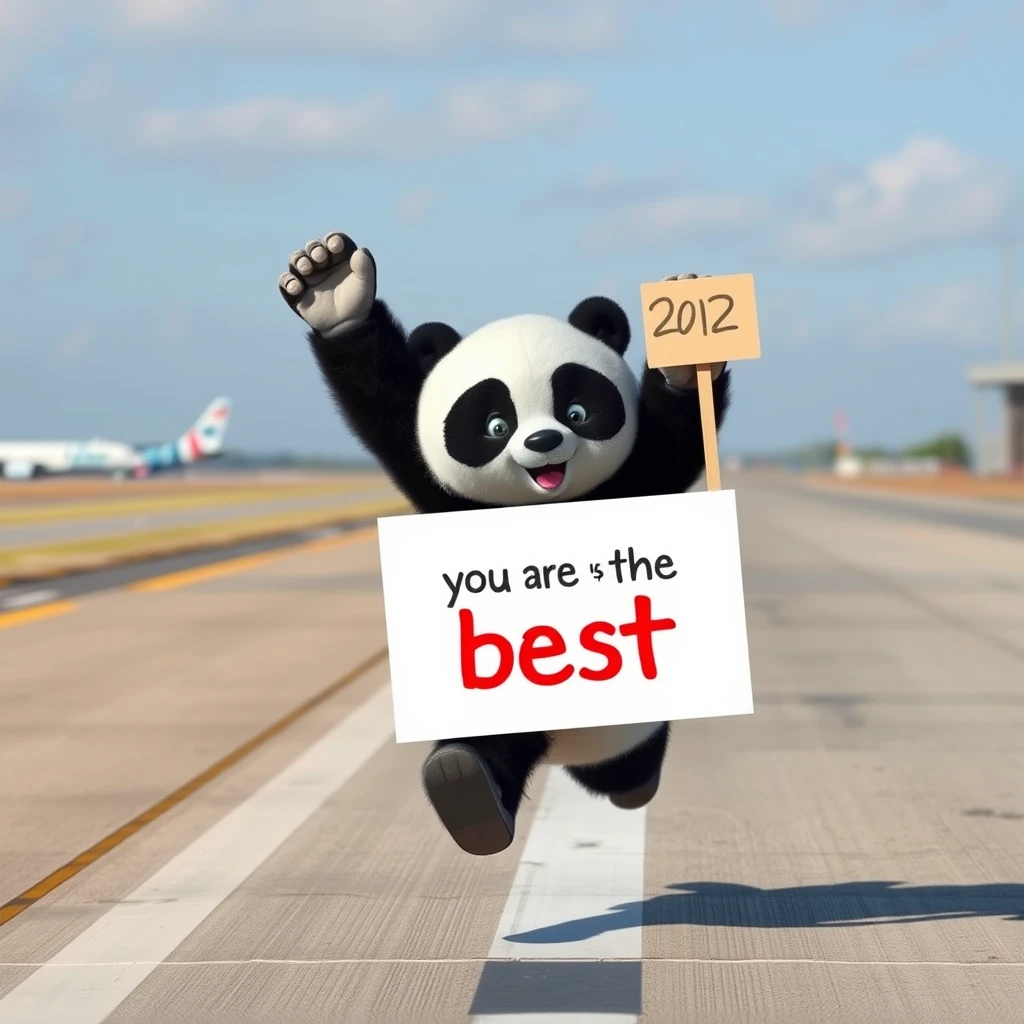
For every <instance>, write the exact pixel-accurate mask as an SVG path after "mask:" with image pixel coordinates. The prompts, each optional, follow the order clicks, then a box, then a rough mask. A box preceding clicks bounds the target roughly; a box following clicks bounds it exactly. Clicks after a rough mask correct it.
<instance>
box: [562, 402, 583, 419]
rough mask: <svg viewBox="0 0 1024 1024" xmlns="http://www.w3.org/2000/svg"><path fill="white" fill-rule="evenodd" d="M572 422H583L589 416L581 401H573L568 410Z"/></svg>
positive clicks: (567, 414)
mask: <svg viewBox="0 0 1024 1024" xmlns="http://www.w3.org/2000/svg"><path fill="white" fill-rule="evenodd" d="M566 416H567V417H568V419H569V422H570V423H583V422H585V421H586V418H587V410H586V409H584V408H583V406H582V405H580V404H579V402H573V404H572V405H570V406H569V408H568V410H567V411H566Z"/></svg>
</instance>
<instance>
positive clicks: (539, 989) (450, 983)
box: [0, 477, 1024, 1024]
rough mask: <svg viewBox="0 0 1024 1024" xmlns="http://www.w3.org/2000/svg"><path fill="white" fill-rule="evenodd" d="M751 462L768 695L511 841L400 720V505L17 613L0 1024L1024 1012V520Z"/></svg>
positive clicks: (2, 659) (746, 494) (742, 495)
mask: <svg viewBox="0 0 1024 1024" xmlns="http://www.w3.org/2000/svg"><path fill="white" fill-rule="evenodd" d="M737 489H738V496H739V498H738V501H739V509H740V517H741V523H740V526H741V539H742V545H743V558H744V581H745V588H746V595H747V605H748V626H749V630H750V647H751V657H752V666H753V677H754V695H755V696H754V700H755V713H754V715H753V716H749V717H744V718H733V719H718V720H713V721H694V722H686V723H678V724H677V725H675V726H674V738H673V742H672V745H671V748H670V755H669V761H668V764H667V769H666V772H665V776H664V780H663V784H662V790H661V792H660V793H659V795H658V797H657V798H656V799H655V801H654V802H653V803H652V804H651V805H650V806H649V807H648V808H647V809H646V810H645V811H639V812H623V811H616V810H615V809H614V808H612V807H611V806H610V805H609V804H607V803H606V802H604V801H597V800H593V799H591V798H589V797H586V796H585V795H583V794H582V793H581V792H580V791H579V790H577V789H576V788H575V787H574V786H573V785H571V784H570V783H569V782H568V780H567V778H566V777H565V776H564V774H563V773H561V772H560V771H553V770H543V771H541V772H540V773H539V774H538V775H537V777H536V778H535V779H534V782H533V786H532V790H531V797H532V798H531V799H530V800H529V801H528V803H527V804H526V806H525V809H524V813H523V814H522V816H521V819H520V825H519V832H518V835H517V838H516V841H515V843H514V845H513V846H512V847H511V848H510V849H509V850H508V851H506V852H505V853H504V854H502V855H500V856H498V857H494V858H488V859H477V858H470V857H467V856H465V855H462V854H461V853H460V851H458V849H457V848H456V847H455V846H454V844H453V843H452V842H451V840H450V839H449V838H448V836H447V835H446V834H445V833H444V832H443V831H442V829H441V828H440V826H439V825H438V824H437V823H436V822H435V821H434V819H433V817H432V812H431V810H430V808H429V806H428V805H427V804H426V802H425V800H424V798H423V797H422V796H421V793H420V790H419V782H418V768H419V763H420V760H421V758H422V757H423V754H424V752H425V748H424V747H423V746H421V745H416V746H401V747H399V746H396V745H395V744H394V742H393V738H392V734H391V706H390V696H389V694H388V690H387V686H386V679H387V677H386V664H387V663H386V660H385V659H384V658H383V655H382V653H381V652H382V650H383V647H384V642H385V634H384V624H383V615H382V600H381V593H380V587H379V576H378V564H377V555H376V544H375V542H374V537H373V534H372V533H367V532H365V531H363V532H353V533H351V534H349V535H345V536H343V537H342V536H339V537H334V538H325V539H324V540H323V541H321V542H319V544H320V546H319V547H315V548H311V547H310V546H308V545H307V546H306V547H305V548H302V549H299V550H296V551H295V552H292V553H288V554H282V553H278V557H275V558H274V559H273V560H271V561H269V562H266V563H264V564H259V565H255V566H251V567H249V568H248V569H247V570H246V571H239V572H230V573H224V574H222V575H219V576H216V575H215V576H210V575H209V574H207V575H206V576H203V575H202V574H199V575H197V576H194V577H192V578H189V577H188V575H187V574H185V575H184V576H182V577H179V578H178V579H177V580H176V581H172V583H173V585H169V586H165V587H163V588H162V589H150V590H146V591H144V592H138V591H128V590H110V591H105V592H101V593H97V594H94V595H90V596H86V597H83V598H81V599H80V600H78V601H77V602H75V603H73V604H72V607H71V608H69V609H66V610H65V611H64V613H63V614H57V615H54V616H53V617H50V618H39V619H37V620H35V621H30V622H26V623H25V624H24V625H20V626H17V627H15V628H10V629H7V630H4V631H0V903H3V902H5V901H13V902H9V907H8V911H7V914H8V916H9V917H10V915H11V914H15V915H16V916H13V917H10V919H9V920H7V921H6V923H4V924H0V1024H14V1022H18V1024H26V1022H32V1024H36V1022H41V1024H45V1022H50V1021H54V1022H56V1021H60V1022H62V1024H72V1022H73V1024H87V1022H96V1024H98V1022H100V1021H109V1022H116V1024H128V1022H132V1024H136V1022H146V1024H163V1022H182V1024H185V1022H188V1024H204V1022H207V1021H209V1022H222V1021H224V1022H228V1021H230V1022H235V1021H239V1022H241V1021H246V1022H268V1024H269V1022H274V1024H291V1022H296V1024H300V1022H302V1024H304V1022H327V1021H331V1022H338V1021H346V1022H347V1021H352V1022H378V1021H379V1022H382V1024H384V1022H387V1024H399V1022H410V1024H412V1022H415V1024H423V1022H459V1021H463V1022H465V1021H468V1020H470V1019H473V1020H476V1021H502V1022H505V1024H514V1022H519V1021H530V1022H534V1024H540V1022H547V1021H578V1022H580V1024H586V1022H597V1021H617V1022H626V1021H634V1020H640V1019H642V1020H643V1021H645V1022H659V1024H661V1022H676V1021H701V1022H705V1021H744V1022H745V1021H751V1022H762V1021H771V1022H775V1021H778V1022H787V1024H820V1022H823V1021H843V1022H845V1021H850V1022H858V1024H864V1022H868V1024H871V1022H878V1024H882V1022H886V1024H889V1022H893V1021H913V1022H918V1021H920V1022H929V1024H934V1022H945V1021H969V1022H971V1024H975V1022H988V1021H991V1022H1001V1024H1006V1022H1013V1021H1022V1020H1024V739H1022V738H1024V541H1022V540H1021V539H1020V538H1018V537H1013V536H1010V535H1008V534H1007V533H1006V532H1000V531H999V530H998V529H986V528H985V523H986V521H987V520H986V514H985V513H984V512H980V513H979V515H978V516H975V517H974V518H973V519H971V520H970V523H971V525H966V524H965V522H964V521H963V518H962V517H963V516H966V515H967V514H968V513H967V512H964V511H963V510H962V509H961V510H960V512H958V515H960V516H961V518H960V519H959V520H958V521H956V522H953V521H938V520H937V519H936V518H935V517H934V516H932V517H931V518H928V517H926V516H925V515H924V514H922V515H921V516H919V517H917V518H915V517H913V516H910V515H908V514H907V507H906V506H902V507H901V511H900V513H899V514H894V513H893V512H892V511H891V510H890V509H887V507H886V505H885V503H884V502H879V503H878V504H877V505H871V504H870V499H865V498H864V497H863V496H860V497H858V499H857V501H855V502H854V501H850V502H846V501H844V500H843V499H842V498H841V497H839V498H833V497H830V498H829V499H828V500H823V499H822V498H820V497H819V496H817V495H815V494H810V493H806V492H803V491H802V490H801V489H800V488H799V487H797V486H795V485H793V484H788V483H785V482H782V483H765V482H762V481H761V480H759V479H758V478H756V477H750V478H748V477H741V478H739V479H738V480H737ZM866 502H867V503H866ZM961 504H962V503H961ZM368 662H369V663H370V664H369V667H365V666H366V664H367V663H368ZM361 665H362V666H364V667H363V669H360V667H359V666H361ZM332 687H333V688H332ZM318 694H322V695H323V697H322V699H320V700H319V702H315V703H313V705H312V706H307V707H306V710H305V713H301V714H300V713H296V714H293V715H292V717H291V718H290V719H287V718H286V719H285V720H284V721H283V722H282V721H281V720H282V716H287V715H289V713H290V712H293V711H294V710H295V709H301V708H302V707H303V705H304V702H308V701H310V700H311V699H313V698H315V697H316V696H317V695H318ZM275 722H278V723H279V725H278V726H274V727H272V728H270V731H269V733H268V732H265V730H267V729H268V727H270V726H271V724H272V723H275ZM261 731H264V732H263V735H262V739H261V740H260V741H259V742H256V743H252V744H250V746H249V748H248V749H243V750H242V751H241V752H240V753H238V754H237V755H232V753H231V752H232V751H237V750H238V748H239V747H240V746H241V745H243V744H245V743H246V742H247V741H249V740H250V739H251V738H252V737H255V736H258V735H259V734H261ZM224 758H228V761H227V762H226V763H225V762H224V761H223V760H222V759H224ZM218 764H219V767H214V768H212V769H211V766H218ZM203 773H205V774H203ZM189 780H195V781H194V782H190V781H189ZM182 787H184V788H182ZM165 798H170V799H165ZM161 800H164V803H163V804H160V803H159V801H161ZM154 805H155V806H154ZM149 808H153V810H152V811H149V812H147V809H149ZM138 816H141V819H140V818H139V817H138ZM130 822H131V823H132V824H131V825H130V826H129V827H128V828H124V826H125V825H126V823H130ZM108 835H109V836H110V839H109V840H107V841H106V842H105V843H103V842H101V841H102V840H103V839H104V837H105V836H108ZM95 844H99V846H98V847H97V846H96V845H95ZM84 851H88V853H87V854H86V855H85V856H84V857H82V858H80V859H79V860H77V861H75V860H74V858H76V857H78V856H79V855H80V854H82V853H83V852H84ZM69 862H72V867H71V868H69V869H68V871H67V872H65V874H67V875H68V877H67V878H66V880H63V881H62V878H63V876H62V875H60V874H58V875H57V876H56V877H50V879H49V881H48V882H46V884H44V885H42V886H38V885H37V883H39V882H40V880H43V879H47V877H48V876H50V875H51V873H53V872H56V871H58V869H60V868H61V866H62V865H65V864H67V863H69ZM57 882H61V884H56V883H57ZM44 893H45V894H44ZM12 908H13V909H12ZM2 913H3V912H0V914H2ZM2 920H3V917H2V916H0V921H2ZM641 1015H642V1017H641Z"/></svg>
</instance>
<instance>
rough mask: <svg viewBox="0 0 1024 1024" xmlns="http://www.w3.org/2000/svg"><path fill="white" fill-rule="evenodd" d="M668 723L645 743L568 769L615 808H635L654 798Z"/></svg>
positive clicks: (588, 788) (659, 776) (662, 725)
mask: <svg viewBox="0 0 1024 1024" xmlns="http://www.w3.org/2000/svg"><path fill="white" fill-rule="evenodd" d="M668 734H669V726H668V722H662V724H661V725H660V726H659V727H658V728H657V729H655V731H654V732H652V733H651V735H650V736H648V737H647V738H646V739H644V740H643V742H641V743H638V744H637V745H636V746H635V747H633V749H632V750H627V751H626V753H624V754H620V755H619V756H618V757H613V758H610V759H609V760H607V761H601V762H600V763H599V764H587V765H579V764H576V765H566V766H565V770H566V771H567V772H568V773H569V774H570V775H571V776H572V777H573V778H574V779H575V780H576V781H577V782H578V783H579V784H580V785H581V786H582V787H583V788H584V789H586V790H588V791H589V792H591V793H595V794H603V795H606V796H607V797H608V798H609V799H610V800H611V802H612V803H613V804H614V805H615V806H616V807H621V808H623V809H624V810H636V809H637V808H639V807H644V806H646V805H647V804H649V803H650V802H651V801H652V800H653V799H654V794H655V793H657V792H658V785H659V784H660V782H661V765H662V762H663V761H664V759H665V750H666V749H667V747H668Z"/></svg>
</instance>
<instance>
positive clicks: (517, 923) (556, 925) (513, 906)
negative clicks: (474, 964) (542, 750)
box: [473, 768, 647, 1024]
mask: <svg viewBox="0 0 1024 1024" xmlns="http://www.w3.org/2000/svg"><path fill="white" fill-rule="evenodd" d="M646 829H647V814H646V809H643V810H639V811H623V810H619V809H618V808H616V807H614V806H612V804H611V803H610V802H609V801H608V800H607V799H606V798H599V797H593V796H590V795H589V794H588V793H586V792H585V791H584V790H583V789H582V788H580V786H578V785H577V784H576V783H575V782H574V781H573V780H572V779H571V778H569V776H568V775H566V773H565V772H564V771H562V770H560V769H558V768H552V769H551V770H550V771H549V773H548V778H547V784H546V785H545V787H544V791H543V794H542V796H541V800H540V804H539V806H538V808H537V813H536V816H535V817H534V820H533V826H532V828H531V829H530V834H529V836H527V839H526V844H525V847H524V849H523V854H522V858H521V859H520V862H519V869H518V871H517V872H516V876H515V880H514V881H513V883H512V890H511V892H510V893H509V897H508V902H507V903H506V904H505V910H504V912H503V913H502V915H501V920H500V922H499V924H498V930H497V933H496V934H495V937H494V942H493V943H492V945H491V950H490V953H489V960H490V961H502V960H505V961H508V960H518V961H532V962H539V961H544V962H546V963H547V964H551V963H552V962H557V968H558V969H564V970H566V971H569V970H571V969H572V968H573V967H583V968H587V967H591V966H593V965H594V964H595V962H596V961H605V965H607V962H608V961H620V962H621V961H626V962H627V966H628V965H629V964H635V966H636V972H635V979H636V980H635V983H634V982H633V981H631V980H629V978H631V977H632V975H628V976H626V978H625V980H624V982H623V983H624V984H625V985H626V987H627V988H629V987H632V986H633V985H634V984H635V986H636V988H637V991H636V992H635V999H636V1002H637V1003H639V1000H640V992H639V978H640V961H641V958H642V940H643V930H642V925H643V907H642V901H643V898H644V843H645V838H646ZM581 962H582V963H581ZM491 966H494V967H497V966H498V965H495V964H492V965H491ZM527 966H528V965H527ZM498 973H499V972H492V974H494V975H497V974H498ZM526 978H527V975H524V981H525V979H526ZM525 983H529V982H528V981H525ZM581 983H582V984H583V985H584V986H586V985H587V984H589V982H587V981H585V980H583V979H582V978H581ZM488 984H489V982H488V978H487V973H486V969H485V975H484V977H482V978H481V990H480V991H478V993H477V1003H478V1004H480V1005H489V1003H490V1002H500V1000H489V999H487V998H485V996H486V993H485V992H484V991H483V989H484V987H485V986H486V985H488ZM552 984H553V987H555V988H557V986H558V982H553V983H552ZM628 1001H629V1000H627V1002H628ZM495 1010H496V1011H498V1010H500V1007H498V1006H496V1007H495ZM566 1011H568V1012H566ZM637 1018H638V1013H622V1012H619V1013H601V1012H588V1011H587V1010H583V1011H582V1012H580V1011H574V1010H572V1009H571V1008H569V1007H565V1008H562V1007H558V1008H557V1009H556V1008H555V1006H554V1005H552V1007H551V1012H546V1011H539V1012H538V1010H537V1009H531V1010H529V1011H526V1012H523V1013H515V1012H513V1013H507V1012H506V1013H501V1012H480V1013H478V1014H477V1015H476V1016H474V1017H473V1020H474V1021H476V1022H478V1024H484V1022H487V1024H491V1022H494V1024H498V1022H500V1024H519V1022H521V1021H522V1022H530V1024H542V1022H544V1024H546V1022H549V1021H550V1022H554V1021H563V1020H572V1021H576V1022H578V1024H585V1022H588V1024H596V1022H599V1021H608V1022H614V1024H624V1022H626V1021H635V1020H637Z"/></svg>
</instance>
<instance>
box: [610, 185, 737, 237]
mask: <svg viewBox="0 0 1024 1024" xmlns="http://www.w3.org/2000/svg"><path fill="white" fill-rule="evenodd" d="M755 215H756V208H755V205H754V203H753V202H752V201H751V200H750V199H749V198H747V197H746V196H742V195H727V194H723V195H701V194H691V195H681V196H670V197H668V198H665V199H655V200H652V201H651V202H647V203H640V204H638V205H636V206H634V207H632V208H630V209H629V210H627V216H628V217H629V219H630V220H631V222H632V224H633V227H634V229H635V230H636V231H638V232H639V233H641V234H643V235H645V236H657V235H674V234H685V233H686V232H689V231H705V230H707V229H711V230H727V231H731V230H734V229H735V228H739V227H745V226H746V225H747V224H749V223H750V222H751V220H753V218H754V216H755Z"/></svg>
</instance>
